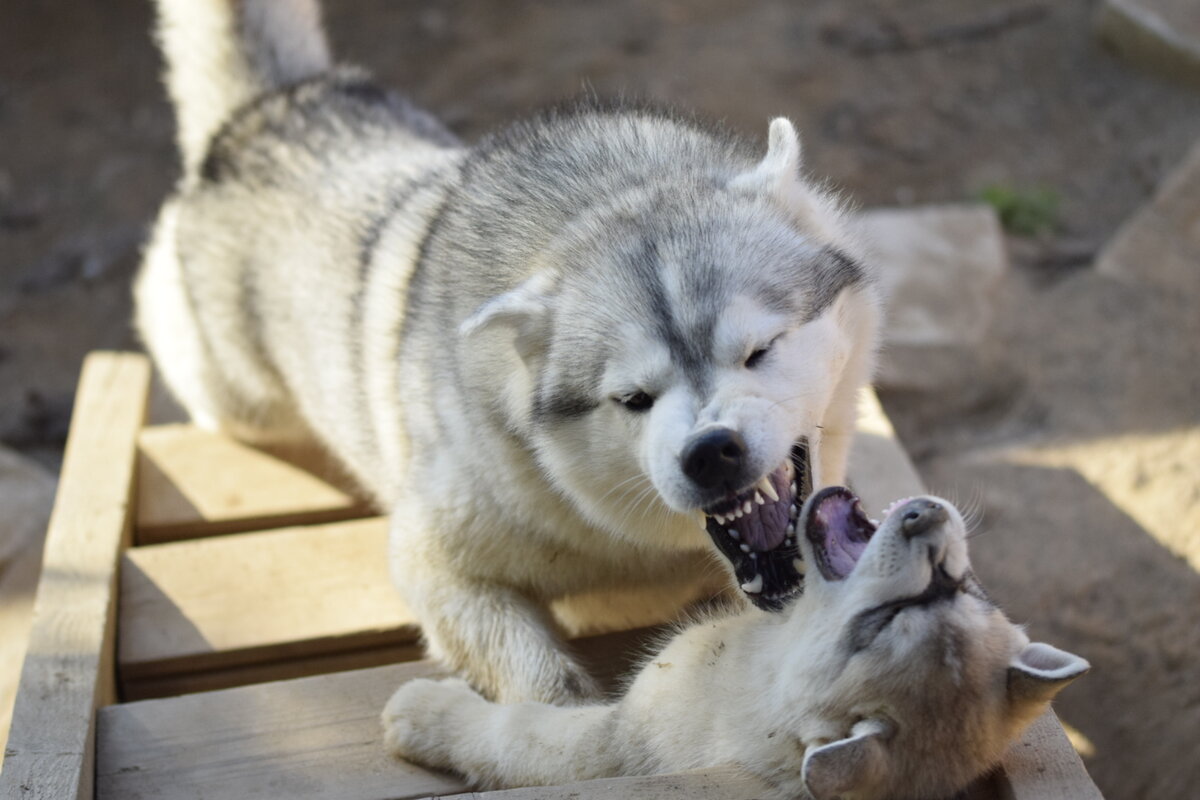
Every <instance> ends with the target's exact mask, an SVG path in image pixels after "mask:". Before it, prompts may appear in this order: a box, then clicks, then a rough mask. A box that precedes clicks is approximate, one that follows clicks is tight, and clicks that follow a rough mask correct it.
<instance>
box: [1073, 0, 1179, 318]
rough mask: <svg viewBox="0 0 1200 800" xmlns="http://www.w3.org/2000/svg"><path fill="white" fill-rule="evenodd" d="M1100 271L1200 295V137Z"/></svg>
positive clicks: (1108, 248)
mask: <svg viewBox="0 0 1200 800" xmlns="http://www.w3.org/2000/svg"><path fill="white" fill-rule="evenodd" d="M1197 15H1198V16H1200V6H1198V7H1197ZM1096 270H1097V271H1098V272H1100V273H1101V274H1103V275H1108V276H1109V277H1112V278H1116V279H1118V280H1121V281H1125V282H1136V283H1140V284H1143V285H1150V286H1157V287H1159V288H1161V289H1165V290H1167V291H1173V292H1184V293H1186V294H1187V295H1188V296H1190V297H1193V298H1197V299H1200V142H1197V143H1196V144H1195V145H1193V147H1192V149H1191V152H1189V153H1188V155H1187V156H1186V157H1185V158H1184V160H1183V163H1182V164H1180V165H1179V166H1178V167H1176V168H1175V169H1174V170H1173V171H1172V172H1171V174H1169V175H1168V176H1167V178H1166V179H1165V180H1164V181H1163V182H1162V184H1161V185H1160V186H1159V188H1158V191H1157V192H1156V193H1155V196H1154V197H1153V198H1152V199H1151V200H1150V202H1149V203H1147V204H1146V205H1145V206H1143V207H1142V209H1141V210H1140V211H1138V212H1137V213H1136V214H1134V215H1133V217H1131V218H1130V219H1129V220H1128V221H1127V222H1125V224H1124V225H1122V226H1121V227H1120V228H1119V229H1117V233H1116V234H1115V235H1114V236H1113V238H1112V239H1111V240H1110V241H1109V242H1108V244H1106V245H1105V246H1104V248H1103V249H1102V250H1101V252H1100V255H1099V257H1098V259H1097V261H1096Z"/></svg>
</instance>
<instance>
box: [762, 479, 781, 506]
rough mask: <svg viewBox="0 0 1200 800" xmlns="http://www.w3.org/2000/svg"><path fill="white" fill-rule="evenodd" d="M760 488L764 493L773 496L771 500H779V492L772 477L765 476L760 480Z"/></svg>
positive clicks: (775, 501) (774, 501)
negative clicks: (772, 481)
mask: <svg viewBox="0 0 1200 800" xmlns="http://www.w3.org/2000/svg"><path fill="white" fill-rule="evenodd" d="M758 488H759V489H761V490H762V493H763V494H765V495H766V496H767V497H769V498H771V502H773V503H777V502H779V492H777V491H775V484H773V483H771V479H770V478H769V477H766V478H763V479H762V480H761V481H759V482H758Z"/></svg>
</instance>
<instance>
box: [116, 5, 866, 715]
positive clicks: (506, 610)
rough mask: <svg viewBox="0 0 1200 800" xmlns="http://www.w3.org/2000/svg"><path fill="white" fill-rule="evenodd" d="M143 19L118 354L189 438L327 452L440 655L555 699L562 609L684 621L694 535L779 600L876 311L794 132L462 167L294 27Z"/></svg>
mask: <svg viewBox="0 0 1200 800" xmlns="http://www.w3.org/2000/svg"><path fill="white" fill-rule="evenodd" d="M158 5H159V20H160V26H159V33H160V39H161V42H162V46H163V50H164V52H165V54H166V60H167V64H168V73H167V78H168V80H167V84H168V88H169V90H170V93H171V96H172V98H173V100H174V102H175V106H176V110H177V117H178V128H179V130H178V138H179V144H180V147H181V150H182V152H183V165H184V171H183V176H182V179H181V180H180V183H179V185H178V187H177V190H176V192H175V193H174V195H173V196H172V197H171V198H170V199H169V200H168V201H167V202H166V204H165V205H164V207H163V209H162V212H161V214H160V216H159V218H158V222H157V226H156V228H155V231H154V235H153V239H152V241H151V243H150V245H149V247H148V250H147V253H146V259H145V265H144V268H143V271H142V273H141V275H140V277H139V279H138V282H137V287H136V295H137V322H138V327H139V328H140V330H141V333H142V336H143V338H144V340H145V342H146V345H147V347H148V348H149V349H150V351H151V353H152V354H153V355H154V357H155V360H156V362H157V364H158V367H159V369H160V370H161V373H162V375H163V377H164V378H165V380H166V382H167V384H168V385H169V387H170V388H171V389H172V390H173V392H174V393H175V395H176V396H177V397H178V398H179V399H180V400H181V402H182V403H183V405H184V406H185V407H186V408H187V410H188V411H189V412H190V414H191V416H192V417H193V419H195V420H196V422H198V423H200V424H202V425H207V426H210V427H214V428H221V429H224V430H227V431H231V432H233V433H234V434H236V435H240V436H255V437H258V436H291V435H313V436H316V437H317V438H318V439H319V440H320V441H322V442H323V443H324V444H325V445H326V446H327V447H328V448H329V449H330V450H331V451H332V452H333V453H334V454H335V455H336V456H337V457H338V458H339V459H340V461H341V463H342V464H344V466H345V468H346V470H347V471H348V472H349V473H350V474H351V475H352V476H353V477H354V478H355V479H357V481H358V482H359V483H360V484H361V485H362V486H363V487H365V489H366V491H367V492H369V493H370V495H371V496H372V497H373V498H374V499H375V500H376V501H377V502H378V504H379V505H380V506H381V507H382V508H384V509H386V510H387V511H388V512H389V513H390V515H391V563H392V566H393V573H394V576H395V580H396V583H397V585H398V586H399V588H400V590H401V591H402V592H403V594H404V597H405V598H406V599H407V601H408V604H409V605H410V607H411V609H412V611H413V612H414V613H415V614H416V615H417V617H418V618H419V621H420V624H421V627H422V630H423V632H424V635H425V637H426V638H427V641H428V644H429V646H430V649H431V651H432V653H433V655H435V656H437V657H440V658H442V659H444V660H445V661H447V662H448V663H449V664H450V665H452V666H453V667H455V668H456V669H458V670H460V671H461V672H462V674H464V675H465V676H466V677H467V678H468V679H469V680H471V681H472V682H473V683H474V684H475V685H476V686H478V687H480V688H481V689H483V690H484V691H486V692H487V693H488V694H489V695H491V696H493V697H496V698H499V699H503V700H521V699H539V700H558V701H566V700H571V699H573V698H579V697H586V696H588V695H589V694H592V693H594V687H593V685H592V683H591V681H590V679H589V677H588V676H587V674H586V673H585V672H584V671H583V670H582V669H580V667H579V666H578V665H577V664H576V662H575V661H574V660H573V659H572V658H571V657H570V655H569V654H568V653H567V652H566V649H565V648H564V646H563V644H562V630H560V628H559V626H558V625H556V623H555V622H554V621H553V619H552V617H551V616H550V615H549V614H548V612H547V608H548V606H549V604H551V603H553V602H556V601H559V600H560V599H561V598H562V597H564V596H565V595H569V594H573V593H584V594H586V593H589V592H591V593H593V594H594V593H596V592H599V591H604V590H609V589H625V588H629V589H632V588H635V587H653V588H654V589H655V590H662V591H663V592H664V593H665V592H666V591H667V590H668V589H671V588H672V587H677V588H678V589H679V594H680V595H686V594H687V592H689V591H694V590H695V587H696V585H697V582H698V581H699V580H700V579H701V578H702V577H703V576H704V575H705V573H706V571H707V572H709V573H711V572H712V571H713V563H714V561H713V554H714V546H713V541H715V542H716V545H717V549H720V550H722V551H723V552H726V553H727V555H729V556H730V558H731V559H733V561H732V562H731V563H732V569H733V571H734V572H735V574H736V577H737V582H738V583H739V584H741V585H742V586H743V588H744V590H745V592H746V594H747V596H749V597H750V599H751V600H752V601H753V602H755V603H757V604H758V605H760V606H762V607H763V608H779V607H780V606H781V605H782V603H783V601H784V600H785V599H787V598H788V597H789V596H791V595H793V594H794V593H796V592H797V591H798V589H799V584H800V575H799V573H798V572H797V570H796V569H795V566H794V564H795V561H796V553H797V549H796V544H795V539H794V535H793V533H794V517H795V513H796V510H797V508H798V506H799V505H801V504H802V502H803V500H804V497H805V496H807V494H808V493H809V492H810V491H811V488H810V487H811V485H812V484H813V483H815V484H817V485H820V484H828V483H839V482H842V480H843V478H844V473H845V466H846V454H847V447H848V442H849V438H850V435H851V432H852V430H853V427H854V396H855V391H856V389H857V388H858V387H859V386H860V385H861V384H862V383H863V382H864V381H865V380H866V378H867V376H868V374H869V372H870V370H871V366H872V360H873V353H874V342H875V328H876V309H875V304H876V303H875V289H874V285H873V283H872V281H871V280H870V276H869V274H868V272H867V270H866V269H865V268H864V266H863V265H862V264H861V263H860V261H859V260H858V259H857V258H856V256H855V255H854V249H853V247H852V246H851V243H850V242H848V241H847V240H846V238H845V236H844V235H843V233H842V221H841V218H840V213H839V211H838V209H837V207H836V205H835V204H834V203H833V202H832V201H831V200H830V199H829V198H828V197H827V196H825V195H824V194H823V193H821V192H820V191H818V190H816V189H814V188H813V187H812V186H811V185H810V184H808V183H806V182H805V181H804V180H803V179H802V178H801V175H800V147H799V143H798V140H797V136H796V132H795V130H794V129H793V127H792V125H791V124H790V123H789V122H788V121H787V120H785V119H776V120H775V121H774V122H772V123H771V126H770V135H769V141H768V146H767V150H766V154H765V156H764V155H763V154H762V153H761V152H759V153H756V152H755V149H756V148H754V147H752V146H750V145H747V144H746V143H744V142H742V141H740V140H738V139H737V138H735V137H733V136H731V135H729V134H727V133H724V132H721V131H719V130H715V129H711V128H709V127H706V126H702V125H699V124H697V123H695V122H692V121H689V120H687V119H684V118H681V117H679V116H678V115H673V114H669V113H664V112H661V111H656V110H652V109H645V108H635V107H625V106H611V107H605V106H602V105H600V104H597V103H582V104H578V105H574V106H570V107H564V108H560V109H556V110H552V111H549V112H546V113H543V114H542V115H540V116H538V117H536V118H534V119H531V120H528V121H525V122H521V123H518V124H515V125H513V126H511V127H509V128H507V129H506V130H503V131H501V132H499V133H497V134H495V135H492V136H489V137H486V138H485V139H483V140H482V141H481V142H479V143H477V144H475V145H471V146H468V145H465V144H463V143H461V142H459V141H458V139H457V138H456V137H454V136H453V135H452V134H451V133H449V132H448V131H447V130H446V129H445V128H443V127H442V126H441V125H440V124H439V123H438V122H437V121H436V120H434V119H433V118H432V117H431V116H429V115H428V114H426V113H425V112H423V111H421V110H419V109H416V108H414V107H413V105H412V104H411V103H409V102H408V101H407V100H405V99H404V98H402V97H400V96H398V95H395V94H392V93H390V92H387V91H384V90H382V89H380V88H378V87H377V86H376V85H375V84H374V83H372V82H371V81H370V80H369V79H368V78H367V77H366V76H365V75H364V74H363V73H362V72H360V71H357V70H351V69H344V68H335V67H332V66H331V64H330V58H329V53H328V48H327V46H326V43H325V39H324V35H323V33H322V31H321V28H320V24H319V14H318V9H317V8H316V6H315V4H314V3H313V2H312V0H239V2H234V1H233V0H158ZM710 539H711V540H712V541H710ZM721 563H725V562H721ZM629 596H633V593H630V595H629ZM314 602H319V598H314ZM643 610H644V609H643Z"/></svg>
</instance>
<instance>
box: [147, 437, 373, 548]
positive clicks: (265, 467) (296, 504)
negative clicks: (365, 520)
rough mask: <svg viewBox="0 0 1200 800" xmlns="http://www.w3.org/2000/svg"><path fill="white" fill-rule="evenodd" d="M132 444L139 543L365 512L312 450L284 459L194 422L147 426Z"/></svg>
mask: <svg viewBox="0 0 1200 800" xmlns="http://www.w3.org/2000/svg"><path fill="white" fill-rule="evenodd" d="M138 444H139V449H140V456H139V469H140V471H141V478H140V490H139V492H138V510H137V541H138V543H139V544H152V543H156V542H165V541H174V540H177V539H185V538H191V537H195V536H211V535H214V534H220V533H235V532H238V531H249V530H259V529H263V528H279V527H283V526H285V525H311V524H315V523H320V522H332V521H335V520H344V519H355V518H357V517H364V516H367V515H368V514H370V513H371V512H370V510H369V506H368V504H367V503H366V502H365V501H364V500H362V499H361V498H359V497H357V496H355V495H354V494H353V492H351V491H349V490H348V489H346V488H343V487H339V486H335V485H334V484H333V483H332V482H331V477H332V475H331V473H332V472H333V470H332V468H331V467H330V466H329V465H328V463H322V461H321V457H320V456H319V455H318V454H316V453H315V451H311V450H310V451H304V450H301V449H296V448H293V449H292V450H291V451H289V452H288V454H287V455H288V456H289V458H290V459H291V460H285V459H284V458H283V457H281V455H280V453H281V452H282V451H277V452H274V453H271V452H267V451H266V450H264V449H260V448H255V447H252V446H250V445H247V444H243V443H241V442H238V441H235V440H234V439H232V438H230V437H228V436H225V435H223V434H219V433H213V432H210V431H205V430H201V429H199V428H196V427H194V426H192V425H157V426H154V427H150V428H146V429H145V430H144V431H143V432H142V435H141V438H140V439H139V442H138ZM299 464H303V466H300V465H299ZM314 470H315V471H316V472H317V473H321V476H319V475H318V474H314Z"/></svg>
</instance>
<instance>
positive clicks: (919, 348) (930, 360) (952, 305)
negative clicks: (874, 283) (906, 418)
mask: <svg viewBox="0 0 1200 800" xmlns="http://www.w3.org/2000/svg"><path fill="white" fill-rule="evenodd" d="M855 226H856V228H857V232H858V233H859V234H860V235H861V236H862V238H863V240H864V241H865V243H866V245H867V248H868V253H869V257H870V258H871V260H872V262H873V264H874V267H875V270H876V272H877V274H878V275H879V279H880V283H881V286H882V289H883V292H884V295H885V298H886V301H885V303H886V313H885V317H884V325H883V332H882V333H883V348H882V350H881V352H880V360H879V369H878V371H877V374H876V379H875V382H876V385H877V386H879V387H880V388H881V389H899V390H932V389H938V388H947V387H949V386H958V385H960V384H961V383H962V382H964V381H970V380H974V379H975V378H976V377H977V376H978V374H979V371H980V366H981V365H980V361H979V358H978V356H979V352H980V349H981V348H980V346H981V344H982V343H983V339H984V336H985V335H986V333H987V330H988V326H989V324H990V322H991V319H992V313H993V307H994V304H995V298H996V294H997V292H998V290H999V286H1000V281H1001V279H1002V278H1003V276H1004V275H1005V273H1006V272H1007V270H1008V254H1007V251H1006V250H1005V244H1004V233H1003V230H1002V229H1001V227H1000V220H999V218H998V217H997V215H996V212H995V211H994V210H993V209H992V208H991V206H987V205H983V204H960V205H942V206H926V207H918V208H905V209H877V210H871V211H866V212H863V213H862V214H860V215H859V217H858V219H857V220H856V221H855Z"/></svg>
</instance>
